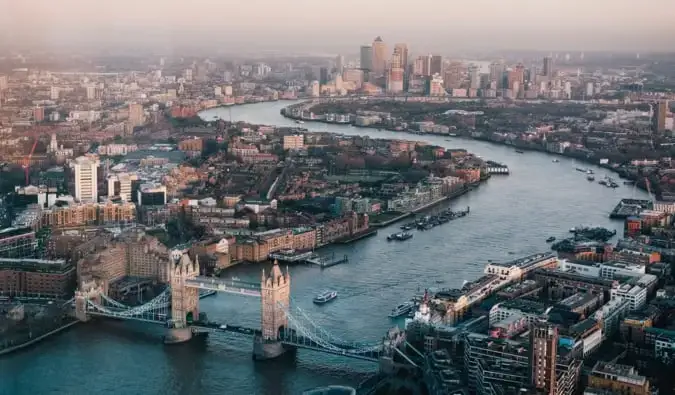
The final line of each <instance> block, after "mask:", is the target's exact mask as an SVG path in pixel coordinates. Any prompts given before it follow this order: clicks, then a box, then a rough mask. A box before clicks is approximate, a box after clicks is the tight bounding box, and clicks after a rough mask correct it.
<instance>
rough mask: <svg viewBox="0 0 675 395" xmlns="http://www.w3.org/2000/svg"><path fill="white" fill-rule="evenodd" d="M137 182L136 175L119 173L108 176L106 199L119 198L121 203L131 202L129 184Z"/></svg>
mask: <svg viewBox="0 0 675 395" xmlns="http://www.w3.org/2000/svg"><path fill="white" fill-rule="evenodd" d="M136 180H138V176H137V175H136V174H128V173H119V174H111V175H110V176H108V197H113V196H119V197H120V198H121V199H122V200H123V201H125V202H130V201H131V183H132V182H133V181H136Z"/></svg>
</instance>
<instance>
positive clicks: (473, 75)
mask: <svg viewBox="0 0 675 395" xmlns="http://www.w3.org/2000/svg"><path fill="white" fill-rule="evenodd" d="M479 87H480V74H479V73H478V66H476V65H471V66H470V67H469V89H478V88H479Z"/></svg>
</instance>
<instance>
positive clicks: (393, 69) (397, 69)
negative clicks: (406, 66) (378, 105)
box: [387, 49, 403, 93]
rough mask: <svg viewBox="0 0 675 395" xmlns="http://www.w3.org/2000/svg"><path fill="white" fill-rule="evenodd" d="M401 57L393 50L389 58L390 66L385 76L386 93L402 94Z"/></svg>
mask: <svg viewBox="0 0 675 395" xmlns="http://www.w3.org/2000/svg"><path fill="white" fill-rule="evenodd" d="M401 58H402V56H401V53H400V52H398V50H396V49H395V50H394V54H393V55H392V56H391V64H390V67H389V71H388V74H387V92H389V93H400V92H403V68H402V67H401V63H402V59H401Z"/></svg>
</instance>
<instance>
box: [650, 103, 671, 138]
mask: <svg viewBox="0 0 675 395" xmlns="http://www.w3.org/2000/svg"><path fill="white" fill-rule="evenodd" d="M653 108H654V113H653V114H652V130H653V131H654V132H655V133H663V132H664V131H665V130H666V112H667V111H668V101H666V100H659V101H658V102H657V103H655V104H654V105H653Z"/></svg>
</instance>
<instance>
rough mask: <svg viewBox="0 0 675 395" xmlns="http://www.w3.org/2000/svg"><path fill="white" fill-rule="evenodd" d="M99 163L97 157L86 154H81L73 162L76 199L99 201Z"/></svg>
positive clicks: (80, 200)
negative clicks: (93, 157) (89, 156)
mask: <svg viewBox="0 0 675 395" xmlns="http://www.w3.org/2000/svg"><path fill="white" fill-rule="evenodd" d="M98 165H99V161H98V160H97V159H92V158H88V157H86V156H80V157H78V158H76V159H75V161H74V162H73V165H72V167H73V173H74V177H75V200H77V201H79V202H93V203H96V202H97V201H98Z"/></svg>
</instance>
